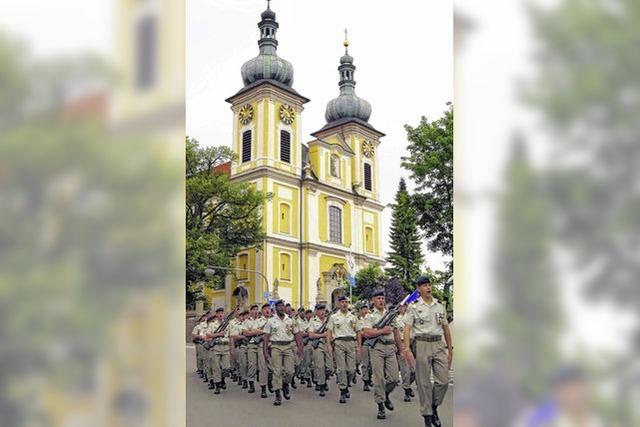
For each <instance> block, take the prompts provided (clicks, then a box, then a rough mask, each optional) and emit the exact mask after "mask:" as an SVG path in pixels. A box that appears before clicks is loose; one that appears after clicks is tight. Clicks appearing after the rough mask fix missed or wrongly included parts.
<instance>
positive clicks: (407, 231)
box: [386, 178, 423, 289]
mask: <svg viewBox="0 0 640 427" xmlns="http://www.w3.org/2000/svg"><path fill="white" fill-rule="evenodd" d="M390 206H391V208H392V209H393V214H392V220H391V235H390V241H391V242H390V245H391V251H390V252H389V255H388V256H387V263H388V265H389V266H388V267H387V269H386V271H387V274H388V275H389V277H395V278H398V279H400V281H401V282H402V284H403V285H404V286H405V287H406V288H407V289H413V288H414V287H415V281H416V279H417V278H418V276H420V266H421V265H422V261H423V257H422V249H421V247H420V243H421V242H420V234H419V232H418V225H417V216H416V212H415V209H414V207H413V206H412V204H411V196H410V195H409V192H408V191H407V185H406V183H405V182H404V178H401V179H400V185H399V186H398V192H397V193H396V197H395V203H393V204H391V205H390Z"/></svg>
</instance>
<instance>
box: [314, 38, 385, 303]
mask: <svg viewBox="0 0 640 427" xmlns="http://www.w3.org/2000/svg"><path fill="white" fill-rule="evenodd" d="M345 36H346V31H345ZM344 47H345V53H344V55H343V56H342V57H341V58H340V65H339V67H338V73H339V77H340V81H339V83H338V86H339V88H340V94H339V96H338V97H337V98H335V99H333V100H331V101H329V103H328V104H327V108H326V113H325V119H326V121H327V123H326V125H324V126H323V127H322V129H320V130H318V131H317V132H314V133H313V134H312V136H313V137H314V138H315V139H314V140H312V141H310V142H309V143H308V144H307V145H308V150H309V151H308V158H309V164H310V167H311V169H312V170H313V172H314V178H315V179H310V177H308V176H307V177H305V180H304V182H303V187H304V188H305V197H306V202H307V203H306V205H305V206H307V209H305V214H306V215H307V218H308V223H309V224H310V227H309V229H308V231H309V233H308V235H307V236H305V237H306V242H305V243H304V244H303V248H304V249H305V253H304V256H305V259H306V260H307V261H308V264H309V268H308V270H307V274H308V275H309V280H314V279H313V277H319V280H318V282H317V286H315V287H313V288H311V289H310V294H311V295H312V301H313V300H315V301H323V302H327V303H329V304H331V305H333V303H334V302H335V301H336V299H337V297H338V296H339V295H338V294H339V293H341V292H342V288H343V282H344V280H343V279H342V277H343V276H345V275H347V274H350V275H355V273H356V272H357V271H358V270H359V269H360V268H362V267H364V266H365V265H367V264H382V263H383V262H384V261H383V259H382V258H381V244H380V213H381V212H382V210H383V209H384V206H383V205H382V204H380V202H379V194H380V193H379V187H378V159H377V152H378V150H377V148H378V145H379V144H380V138H381V137H383V136H384V134H383V133H382V132H380V131H378V130H376V129H375V128H374V127H373V126H372V125H371V124H369V117H370V116H371V105H370V104H369V102H367V101H366V100H364V99H362V98H360V97H358V96H357V95H356V92H355V87H356V81H355V70H356V67H355V65H354V63H353V57H352V56H351V55H349V51H348V48H349V41H348V40H347V39H346V37H345V41H344ZM316 222H317V224H318V225H316V226H314V223H316Z"/></svg>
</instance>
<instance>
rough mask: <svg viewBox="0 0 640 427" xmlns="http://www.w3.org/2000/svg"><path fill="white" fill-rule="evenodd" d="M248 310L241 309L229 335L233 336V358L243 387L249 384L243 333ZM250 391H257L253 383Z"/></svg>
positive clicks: (239, 382)
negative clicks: (243, 324)
mask: <svg viewBox="0 0 640 427" xmlns="http://www.w3.org/2000/svg"><path fill="white" fill-rule="evenodd" d="M247 314H248V312H246V311H241V312H240V313H239V314H238V317H237V318H236V319H233V320H232V321H231V322H230V323H229V335H230V338H231V345H230V349H231V359H232V360H233V361H234V363H235V367H236V369H237V374H238V385H242V388H243V389H246V388H247V387H248V385H247V343H246V340H245V337H244V335H242V323H243V322H244V321H245V320H246V318H247ZM249 393H255V389H254V388H253V384H251V387H250V388H249Z"/></svg>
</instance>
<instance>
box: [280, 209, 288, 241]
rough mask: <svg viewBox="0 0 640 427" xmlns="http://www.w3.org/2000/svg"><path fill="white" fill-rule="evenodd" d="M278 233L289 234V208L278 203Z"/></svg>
mask: <svg viewBox="0 0 640 427" xmlns="http://www.w3.org/2000/svg"><path fill="white" fill-rule="evenodd" d="M280 232H281V233H285V234H291V208H290V207H289V204H288V203H280Z"/></svg>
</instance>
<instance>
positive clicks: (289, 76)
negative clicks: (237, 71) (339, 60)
mask: <svg viewBox="0 0 640 427" xmlns="http://www.w3.org/2000/svg"><path fill="white" fill-rule="evenodd" d="M258 28H259V30H260V39H259V40H258V46H259V53H258V56H256V57H255V58H253V59H250V60H249V61H247V62H246V63H244V65H242V69H241V75H242V82H243V84H244V86H243V87H242V89H240V90H239V91H238V92H237V93H236V94H235V95H233V96H231V97H230V98H228V99H227V100H226V101H227V102H229V103H230V104H231V110H232V111H233V141H232V147H233V150H234V151H235V152H236V154H237V156H238V159H237V161H236V162H234V164H233V165H232V168H231V179H232V180H234V181H244V182H249V183H251V185H253V186H254V187H255V188H256V189H258V190H260V191H262V192H263V193H264V194H267V195H270V196H271V198H270V199H269V200H268V201H267V202H266V204H265V206H264V207H263V211H262V215H263V231H264V232H265V233H266V235H267V238H266V240H265V241H264V242H263V245H262V248H261V249H260V250H257V249H255V248H253V249H247V250H245V251H242V252H240V253H239V254H238V256H237V258H236V266H237V268H241V269H248V270H255V271H257V272H259V273H260V274H259V273H246V272H239V273H238V274H237V280H236V279H235V278H229V283H227V286H226V292H227V293H228V292H231V295H234V294H233V292H234V290H235V288H236V287H237V286H238V285H242V286H243V287H244V288H245V289H246V290H247V291H248V298H249V301H264V300H266V299H267V298H266V297H265V292H267V291H271V292H272V293H273V291H274V290H277V295H278V296H279V297H280V298H284V299H286V300H287V301H288V302H294V301H296V302H298V301H300V293H301V291H300V287H301V280H300V265H301V260H300V235H301V224H300V209H301V200H300V177H301V174H302V156H303V153H302V151H303V146H302V141H301V133H302V131H301V129H302V128H301V123H300V122H301V114H302V111H303V110H304V104H305V103H307V102H309V100H308V99H307V98H305V97H304V96H302V95H300V94H299V93H298V92H296V91H295V90H294V89H293V87H292V85H293V66H292V65H291V63H290V62H288V61H286V60H284V59H282V58H280V57H279V56H278V54H277V49H278V40H277V38H276V34H277V31H278V28H279V24H278V22H277V21H276V14H275V12H274V11H273V10H271V7H270V5H269V4H268V5H267V9H266V10H265V11H264V12H262V14H261V21H260V22H259V23H258ZM265 278H266V280H265ZM267 281H268V283H267ZM226 300H227V301H229V299H228V298H226Z"/></svg>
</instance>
